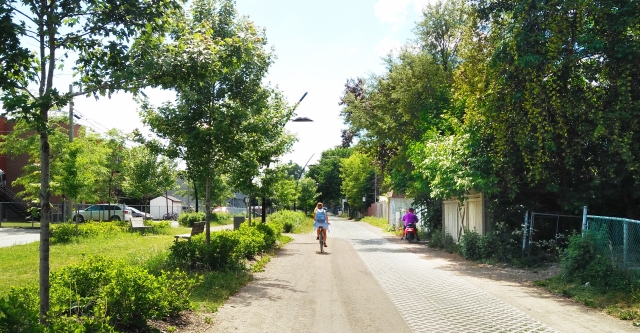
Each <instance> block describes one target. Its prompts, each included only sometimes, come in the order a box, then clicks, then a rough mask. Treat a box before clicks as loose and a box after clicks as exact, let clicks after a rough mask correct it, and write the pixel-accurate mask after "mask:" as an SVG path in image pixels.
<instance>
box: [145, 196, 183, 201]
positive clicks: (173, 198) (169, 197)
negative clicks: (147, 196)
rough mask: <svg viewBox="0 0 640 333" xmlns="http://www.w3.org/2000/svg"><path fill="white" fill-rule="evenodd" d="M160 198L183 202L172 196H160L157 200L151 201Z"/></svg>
mask: <svg viewBox="0 0 640 333" xmlns="http://www.w3.org/2000/svg"><path fill="white" fill-rule="evenodd" d="M158 198H167V199H169V201H171V202H182V200H180V199H178V198H175V197H172V196H170V195H161V196H159V197H157V198H154V199H151V200H155V199H158Z"/></svg>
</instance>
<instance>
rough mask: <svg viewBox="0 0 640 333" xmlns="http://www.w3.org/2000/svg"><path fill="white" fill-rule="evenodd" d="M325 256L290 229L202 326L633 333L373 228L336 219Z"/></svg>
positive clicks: (616, 322)
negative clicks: (455, 266)
mask: <svg viewBox="0 0 640 333" xmlns="http://www.w3.org/2000/svg"><path fill="white" fill-rule="evenodd" d="M332 221H333V223H332V226H331V233H330V234H329V240H328V242H329V248H328V249H329V254H326V255H322V254H318V253H317V250H318V243H317V241H316V240H315V237H314V235H311V234H308V235H294V236H293V237H294V241H293V242H291V243H289V244H287V245H286V246H285V248H284V250H283V251H282V252H280V253H279V254H278V255H277V256H276V257H275V258H273V259H272V261H271V262H270V263H269V264H268V265H267V268H266V270H265V272H262V273H258V274H256V277H255V280H254V281H253V282H251V283H250V284H249V285H248V286H246V287H245V288H243V289H242V290H241V291H240V292H239V293H238V294H236V295H235V296H233V297H231V298H230V299H229V300H228V302H227V303H226V304H225V305H224V306H223V307H221V308H220V309H218V313H217V314H216V315H215V316H214V318H213V319H214V324H213V326H212V327H211V328H210V329H208V330H207V331H206V332H567V333H571V332H611V333H613V332H638V329H637V328H634V327H633V326H632V325H631V323H630V322H628V321H627V322H625V321H621V320H619V319H616V318H613V317H609V316H607V315H604V314H603V313H601V312H598V311H595V310H592V309H588V308H586V307H584V306H582V305H579V304H576V303H573V302H571V301H567V300H566V299H562V298H559V297H555V296H553V295H550V294H548V293H546V292H543V291H541V290H540V289H536V288H531V287H524V286H521V285H517V284H509V283H504V281H493V280H490V279H484V278H474V277H470V276H466V275H465V274H464V273H463V272H462V273H460V272H453V271H452V270H450V269H447V267H446V265H444V264H443V263H442V262H441V260H439V259H437V258H434V257H429V256H428V253H427V254H426V255H425V254H424V253H421V252H420V251H417V250H416V248H418V247H421V246H423V245H408V244H405V243H398V242H396V241H394V242H391V241H389V240H388V239H387V238H386V237H385V236H384V235H383V234H382V233H381V232H380V231H379V229H377V228H374V227H371V226H369V225H367V224H364V223H360V222H347V221H345V220H343V219H337V218H335V217H334V218H333V219H332Z"/></svg>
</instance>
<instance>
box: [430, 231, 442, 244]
mask: <svg viewBox="0 0 640 333" xmlns="http://www.w3.org/2000/svg"><path fill="white" fill-rule="evenodd" d="M429 247H433V248H438V249H441V248H443V247H444V233H443V232H442V229H435V230H434V231H433V232H432V233H431V239H430V240H429Z"/></svg>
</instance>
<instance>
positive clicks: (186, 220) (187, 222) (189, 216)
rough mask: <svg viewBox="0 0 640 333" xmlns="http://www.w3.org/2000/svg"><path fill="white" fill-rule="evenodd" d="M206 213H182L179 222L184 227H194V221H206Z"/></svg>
mask: <svg viewBox="0 0 640 333" xmlns="http://www.w3.org/2000/svg"><path fill="white" fill-rule="evenodd" d="M205 219H206V215H205V213H204V212H197V213H196V212H193V213H182V214H180V216H178V223H179V224H180V225H181V226H183V227H189V228H191V227H193V223H195V222H200V221H204V220H205Z"/></svg>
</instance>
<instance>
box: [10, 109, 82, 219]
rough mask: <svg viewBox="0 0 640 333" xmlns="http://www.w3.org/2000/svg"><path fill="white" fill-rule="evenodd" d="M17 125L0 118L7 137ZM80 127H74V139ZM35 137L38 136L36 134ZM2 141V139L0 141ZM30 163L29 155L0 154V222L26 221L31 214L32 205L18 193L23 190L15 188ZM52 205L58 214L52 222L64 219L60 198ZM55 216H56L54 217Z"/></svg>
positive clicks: (52, 199) (66, 126)
mask: <svg viewBox="0 0 640 333" xmlns="http://www.w3.org/2000/svg"><path fill="white" fill-rule="evenodd" d="M60 125H61V126H62V127H64V128H68V124H65V123H60ZM14 126H15V123H14V122H13V121H11V120H9V119H7V118H5V117H0V134H1V135H7V134H9V133H11V132H13V128H14ZM80 127H81V126H80V125H77V124H75V125H74V137H77V136H78V132H79V131H80ZM33 135H36V133H35V132H34V133H33ZM0 140H1V139H0ZM28 163H29V155H27V154H21V155H19V156H7V155H3V154H0V173H1V174H2V176H0V177H2V180H0V220H1V221H7V220H24V218H26V217H27V216H29V214H28V213H27V210H28V208H29V206H30V205H31V204H30V203H27V202H25V201H24V200H22V199H21V198H19V197H18V196H17V195H16V193H19V192H20V191H22V190H23V188H22V187H21V186H14V185H13V182H14V181H15V180H16V179H17V178H18V177H19V176H20V175H21V174H22V169H23V168H24V167H25V166H26V165H27V164H28ZM50 201H51V204H52V205H53V210H52V211H55V212H57V214H52V216H51V220H52V221H58V220H60V219H62V214H61V212H62V202H63V199H62V198H61V197H59V196H51V198H50ZM53 215H55V216H53Z"/></svg>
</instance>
